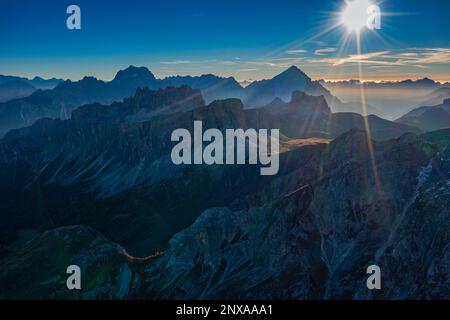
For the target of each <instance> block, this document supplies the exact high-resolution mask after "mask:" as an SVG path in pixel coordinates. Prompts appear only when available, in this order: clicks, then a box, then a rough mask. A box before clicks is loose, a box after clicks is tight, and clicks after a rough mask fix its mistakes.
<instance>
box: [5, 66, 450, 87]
mask: <svg viewBox="0 0 450 320" xmlns="http://www.w3.org/2000/svg"><path fill="white" fill-rule="evenodd" d="M130 67H135V68H146V69H147V70H148V71H150V72H151V73H152V74H153V75H154V76H155V78H156V79H159V80H162V79H166V78H170V77H186V76H192V77H202V76H208V75H212V76H217V77H220V78H224V79H226V78H233V79H234V80H236V81H237V82H238V83H239V84H241V83H243V82H249V83H252V82H255V81H262V80H270V79H272V78H273V77H276V76H277V75H280V74H281V73H283V72H285V71H287V70H288V69H289V68H292V67H296V68H297V69H299V70H301V71H303V69H302V68H301V67H299V66H296V65H292V66H290V67H288V68H286V69H284V70H282V71H280V72H279V73H277V74H275V75H274V76H273V77H272V78H263V79H238V78H236V77H234V76H233V75H230V76H220V75H217V74H214V73H204V74H199V75H192V74H178V73H174V74H170V75H165V76H160V75H158V74H156V73H155V72H153V71H152V70H151V69H150V68H149V67H147V66H143V65H128V66H127V67H124V68H121V69H118V70H117V71H116V73H114V75H113V76H112V77H111V78H108V79H105V78H99V77H97V76H94V75H91V74H86V75H84V76H82V77H80V78H77V79H73V78H72V79H71V78H61V77H57V76H53V77H43V76H41V75H33V76H25V75H18V74H0V76H5V77H20V78H25V79H28V80H33V79H35V78H40V79H43V80H63V81H72V82H77V81H80V80H82V79H83V78H86V77H93V78H95V79H97V80H100V81H104V82H110V81H112V80H113V79H114V77H115V76H116V74H117V73H118V72H119V71H124V70H126V69H128V68H130ZM306 75H307V76H308V77H310V79H311V80H313V81H324V82H326V83H341V82H356V81H359V82H361V83H400V82H404V81H414V82H416V81H419V80H425V79H429V80H432V81H434V82H435V83H439V84H450V79H449V80H448V81H439V80H436V79H433V78H430V77H428V76H423V77H418V78H402V79H397V80H394V79H392V80H375V79H364V80H360V79H357V78H348V79H347V78H345V79H322V78H320V79H319V78H313V77H311V76H310V75H308V74H307V73H306Z"/></svg>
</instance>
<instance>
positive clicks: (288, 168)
mask: <svg viewBox="0 0 450 320" xmlns="http://www.w3.org/2000/svg"><path fill="white" fill-rule="evenodd" d="M292 79H294V80H292ZM308 79H309V78H308V77H307V76H306V75H305V74H304V73H303V72H301V71H300V70H299V69H297V68H290V69H288V70H287V71H285V72H284V73H282V74H281V75H279V76H277V77H275V78H274V79H272V80H266V81H260V82H257V83H254V84H253V85H249V86H248V87H247V88H245V89H244V88H242V87H241V89H239V86H235V84H234V82H233V80H232V79H225V78H218V77H214V76H212V77H211V76H203V77H176V78H169V79H163V80H159V79H156V78H155V77H154V76H153V74H151V72H150V71H148V70H147V69H146V68H136V67H130V68H127V69H126V70H123V71H120V72H118V73H117V75H116V77H115V78H114V79H113V80H112V81H110V82H104V81H100V80H97V79H95V78H92V77H86V78H84V79H82V80H80V81H78V82H71V81H65V82H63V83H60V84H59V85H58V86H57V87H56V88H54V89H52V90H38V91H36V92H35V93H33V94H32V95H31V96H29V97H26V98H23V99H17V100H13V101H11V102H8V103H6V104H3V105H2V107H3V108H4V109H3V110H6V111H10V108H11V109H14V108H16V107H20V108H21V111H22V115H23V116H25V111H26V112H27V113H26V115H27V117H29V118H28V119H29V120H30V121H29V122H32V121H31V119H32V118H34V119H35V120H33V124H32V125H28V126H25V123H22V124H21V125H20V126H24V127H22V128H16V129H12V130H9V131H8V132H7V133H5V135H4V137H3V138H2V139H0V265H1V266H2V267H1V268H0V298H2V299H419V298H422V299H448V298H450V275H449V273H448V270H449V268H450V233H449V232H448V228H449V224H448V221H450V220H449V218H450V212H449V210H448V208H449V205H450V192H449V190H450V130H449V129H448V128H445V129H441V130H438V131H429V130H428V125H427V124H428V122H426V121H425V120H424V119H422V118H420V116H421V115H423V113H421V112H416V113H414V114H413V115H412V116H415V117H419V118H418V120H415V121H414V122H413V123H412V124H413V125H411V123H410V122H408V121H406V122H405V121H395V122H394V121H389V120H385V119H382V118H380V117H378V116H375V115H369V116H363V115H361V114H358V113H352V112H336V110H334V109H333V106H332V105H331V104H330V102H329V101H328V100H327V99H332V100H334V98H333V96H332V95H331V94H329V93H327V91H326V90H325V89H323V88H322V87H321V86H320V85H319V84H318V83H317V82H313V81H311V80H310V79H309V80H308ZM291 80H292V81H293V82H292V81H291ZM164 81H167V83H168V84H170V85H168V86H164V85H163V83H164ZM169 81H170V82H169ZM184 82H189V83H184ZM195 87H196V88H195ZM299 87H300V88H299ZM224 88H225V89H224ZM296 88H297V89H296ZM221 90H223V91H221ZM228 90H236V93H235V94H236V95H237V94H243V95H242V96H240V98H237V97H234V98H233V97H226V99H213V97H222V95H223V94H225V92H227V91H228ZM289 91H290V92H289ZM307 91H309V93H308V92H307ZM204 94H206V96H207V97H208V98H206V97H205V95H204ZM212 99H213V101H210V100H212ZM447 103H448V101H447V100H446V101H445V102H444V104H443V105H442V106H439V107H432V108H439V109H445V108H446V106H447ZM43 106H45V109H44V108H43ZM38 108H39V109H38ZM62 109H63V110H64V111H61V110H62ZM37 110H39V111H37ZM41 110H44V115H43V114H42V113H39V112H41ZM445 110H446V109H445ZM33 112H35V113H34V115H33ZM0 114H2V113H0ZM11 114H12V113H11ZM32 115H33V117H31V116H32ZM410 116H411V115H410ZM11 117H12V116H11ZM194 121H202V123H203V127H204V129H205V130H206V129H209V128H217V129H219V130H221V131H222V132H223V131H224V130H226V129H238V128H241V129H244V130H245V129H249V128H253V129H271V128H274V129H279V130H280V155H279V156H280V166H279V167H280V170H279V173H278V174H277V175H275V176H261V175H260V174H259V173H260V171H259V169H260V168H259V165H256V166H255V165H211V166H208V165H195V166H191V165H182V166H176V165H174V164H173V162H172V161H171V158H170V152H171V150H172V147H173V146H174V142H172V141H171V134H172V132H173V131H174V130H175V129H178V128H185V129H187V130H188V131H189V132H190V133H191V134H193V130H194V128H193V124H194ZM419 128H422V130H421V129H419ZM424 131H427V132H424ZM73 264H75V265H78V266H80V268H81V269H82V270H83V278H82V279H83V280H82V283H83V290H82V291H77V292H73V291H69V290H67V288H66V279H67V274H66V268H67V266H68V265H73ZM372 264H377V265H379V266H381V268H382V270H383V288H382V290H377V291H369V290H367V287H366V285H365V284H366V279H367V274H366V268H367V266H369V265H372ZM30 266H32V268H30Z"/></svg>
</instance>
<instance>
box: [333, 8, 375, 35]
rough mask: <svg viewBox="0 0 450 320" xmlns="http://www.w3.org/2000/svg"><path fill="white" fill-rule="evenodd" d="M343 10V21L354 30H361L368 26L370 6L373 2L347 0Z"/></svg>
mask: <svg viewBox="0 0 450 320" xmlns="http://www.w3.org/2000/svg"><path fill="white" fill-rule="evenodd" d="M345 3H346V5H345V7H344V8H343V10H342V12H341V17H340V18H341V21H340V22H341V23H342V24H343V25H344V26H345V27H346V28H347V29H348V30H349V31H352V32H360V31H361V30H362V29H363V28H364V27H366V26H367V19H368V12H367V10H368V8H370V7H371V6H372V5H373V3H372V2H371V1H370V0H346V1H345Z"/></svg>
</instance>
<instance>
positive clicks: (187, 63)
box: [0, 0, 450, 81]
mask: <svg viewBox="0 0 450 320" xmlns="http://www.w3.org/2000/svg"><path fill="white" fill-rule="evenodd" d="M374 1H375V0H374ZM375 2H377V4H378V5H379V6H380V8H381V10H382V12H383V14H386V15H385V16H383V17H382V28H381V30H379V31H369V30H365V31H363V32H362V35H361V37H362V54H361V55H357V51H356V43H355V39H354V38H355V36H354V35H350V36H349V37H348V41H346V43H345V44H344V43H343V42H341V41H340V39H342V37H343V36H344V35H345V34H346V29H345V28H344V27H343V26H339V27H337V28H335V29H334V30H332V31H330V32H328V33H326V34H323V35H320V34H321V33H322V32H323V31H324V30H325V29H327V28H328V27H330V26H331V25H333V24H334V23H335V22H336V21H337V20H338V19H337V18H336V17H337V16H338V15H337V13H338V12H339V11H340V10H341V9H342V8H343V7H344V5H345V3H344V0H314V1H310V0H308V1H302V0H278V1H268V0H267V1H264V0H259V1H256V0H227V1H213V0H210V1H204V0H191V1H187V0H165V1H152V0H149V1H144V0H128V1H117V0H116V1H110V0H108V1H106V0H97V1H94V0H71V1H66V0H1V1H0V37H1V38H0V74H14V75H22V76H28V77H31V76H34V75H41V76H44V77H53V76H56V77H63V78H71V79H74V80H75V79H79V78H80V77H82V76H84V75H94V76H96V77H99V78H102V79H111V78H112V77H113V76H114V74H115V72H116V71H117V70H118V69H122V68H125V67H126V66H128V65H130V64H134V65H144V66H147V67H149V68H150V69H151V70H152V71H153V72H154V73H155V74H156V75H157V76H159V77H164V76H167V75H173V74H192V75H198V74H205V73H215V74H219V75H223V76H235V77H236V78H237V79H239V80H244V79H261V78H268V77H272V76H273V75H275V74H278V73H280V72H281V71H283V69H285V68H286V67H288V66H289V65H292V64H295V65H297V66H299V67H300V68H302V69H303V70H304V71H305V72H307V73H308V74H309V75H310V76H312V77H313V78H316V79H319V78H326V79H348V78H357V77H358V72H357V70H358V69H357V65H358V63H361V65H362V66H363V71H364V78H365V79H368V80H369V79H373V80H381V79H394V80H398V79H403V78H419V77H423V76H429V77H432V78H435V79H437V80H441V81H444V80H447V81H450V49H449V48H450V36H449V34H450V19H449V12H450V1H448V0H428V1H423V0H383V1H375ZM70 4H76V5H79V6H80V8H81V13H82V17H81V19H82V30H75V31H69V30H68V29H67V28H66V18H67V16H68V15H67V14H66V8H67V6H68V5H70ZM319 35H320V36H319Z"/></svg>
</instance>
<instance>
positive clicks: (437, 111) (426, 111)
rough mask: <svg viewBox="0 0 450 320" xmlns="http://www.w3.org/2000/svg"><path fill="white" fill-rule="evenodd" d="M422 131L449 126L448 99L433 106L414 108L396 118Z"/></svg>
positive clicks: (399, 121) (449, 111) (449, 102)
mask: <svg viewBox="0 0 450 320" xmlns="http://www.w3.org/2000/svg"><path fill="white" fill-rule="evenodd" d="M396 122H397V123H402V124H406V125H410V126H415V127H417V128H420V129H421V130H424V131H432V130H438V129H444V128H448V127H450V99H446V100H444V102H443V103H442V104H441V105H437V106H434V107H420V108H417V109H414V110H412V111H410V112H408V113H407V114H405V115H404V116H402V117H401V118H399V119H397V120H396Z"/></svg>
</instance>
